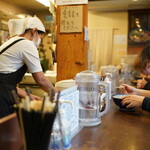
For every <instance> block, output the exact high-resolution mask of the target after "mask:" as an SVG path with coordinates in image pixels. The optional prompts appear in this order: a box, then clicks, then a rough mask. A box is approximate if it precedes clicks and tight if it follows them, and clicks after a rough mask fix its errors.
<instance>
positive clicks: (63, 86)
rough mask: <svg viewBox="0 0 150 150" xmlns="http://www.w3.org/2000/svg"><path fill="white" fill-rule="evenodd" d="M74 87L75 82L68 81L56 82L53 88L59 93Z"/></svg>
mask: <svg viewBox="0 0 150 150" xmlns="http://www.w3.org/2000/svg"><path fill="white" fill-rule="evenodd" d="M74 85H75V80H73V79H69V80H62V81H59V82H56V84H55V87H56V88H57V89H58V90H60V91H61V90H65V89H67V88H69V87H72V86H74Z"/></svg>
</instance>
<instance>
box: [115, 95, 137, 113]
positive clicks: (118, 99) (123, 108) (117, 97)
mask: <svg viewBox="0 0 150 150" xmlns="http://www.w3.org/2000/svg"><path fill="white" fill-rule="evenodd" d="M126 95H127V94H114V95H113V96H112V98H113V101H114V103H115V104H116V105H117V106H119V110H120V111H127V112H133V111H134V108H126V106H123V105H122V103H121V102H122V97H123V96H126Z"/></svg>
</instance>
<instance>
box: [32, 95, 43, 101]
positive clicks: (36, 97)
mask: <svg viewBox="0 0 150 150" xmlns="http://www.w3.org/2000/svg"><path fill="white" fill-rule="evenodd" d="M30 98H31V100H42V98H41V97H39V96H37V95H33V94H30Z"/></svg>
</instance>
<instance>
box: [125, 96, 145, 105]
mask: <svg viewBox="0 0 150 150" xmlns="http://www.w3.org/2000/svg"><path fill="white" fill-rule="evenodd" d="M144 98H145V97H144V96H138V95H127V96H124V97H123V100H122V105H123V106H126V105H127V106H126V108H132V107H136V108H138V107H142V103H143V100H144Z"/></svg>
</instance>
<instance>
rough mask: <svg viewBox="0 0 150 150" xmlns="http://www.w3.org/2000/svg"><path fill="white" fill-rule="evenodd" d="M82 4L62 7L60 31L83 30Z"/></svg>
mask: <svg viewBox="0 0 150 150" xmlns="http://www.w3.org/2000/svg"><path fill="white" fill-rule="evenodd" d="M82 13H83V7H82V6H64V7H61V8H60V33H73V32H82Z"/></svg>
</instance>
